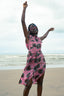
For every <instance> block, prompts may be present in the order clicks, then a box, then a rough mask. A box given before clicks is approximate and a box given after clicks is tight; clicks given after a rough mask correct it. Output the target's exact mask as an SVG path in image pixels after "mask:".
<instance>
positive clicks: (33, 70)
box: [19, 35, 46, 86]
mask: <svg viewBox="0 0 64 96" xmlns="http://www.w3.org/2000/svg"><path fill="white" fill-rule="evenodd" d="M41 43H42V42H41V39H40V38H39V37H37V36H32V35H29V42H28V44H27V43H26V47H27V48H28V55H27V62H26V66H25V68H24V71H23V73H22V74H21V77H20V80H19V84H23V85H25V86H26V85H27V84H28V83H29V80H30V79H31V78H32V84H36V83H37V80H38V79H39V78H40V77H41V76H42V75H43V74H44V72H45V69H46V62H45V58H44V55H43V53H42V52H41Z"/></svg>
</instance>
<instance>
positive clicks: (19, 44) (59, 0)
mask: <svg viewBox="0 0 64 96" xmlns="http://www.w3.org/2000/svg"><path fill="white" fill-rule="evenodd" d="M24 2H25V0H0V54H27V52H28V50H27V48H26V45H25V37H24V34H23V30H22V25H21V15H22V10H23V3H24ZM27 3H28V7H27V9H26V25H27V27H28V25H29V24H30V23H35V24H36V25H37V26H38V29H39V33H38V36H43V34H44V33H45V32H47V30H48V29H49V28H51V27H54V28H55V30H54V31H51V32H50V33H49V35H48V36H47V38H46V39H45V40H43V41H42V49H41V50H42V52H43V53H44V54H64V0H27Z"/></svg>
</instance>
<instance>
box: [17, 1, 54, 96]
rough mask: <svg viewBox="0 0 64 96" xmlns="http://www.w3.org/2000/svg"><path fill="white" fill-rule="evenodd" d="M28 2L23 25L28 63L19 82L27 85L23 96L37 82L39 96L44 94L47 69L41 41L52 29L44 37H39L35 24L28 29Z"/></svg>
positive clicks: (25, 4) (23, 16)
mask: <svg viewBox="0 0 64 96" xmlns="http://www.w3.org/2000/svg"><path fill="white" fill-rule="evenodd" d="M27 6H28V5H27V2H25V3H24V4H23V13H22V19H21V22H22V27H23V32H24V36H25V42H26V47H27V48H28V50H29V51H28V55H27V63H26V66H25V68H24V72H23V73H22V75H21V78H20V80H19V84H23V85H25V89H24V92H23V96H28V94H29V90H30V88H31V86H32V84H37V96H41V94H42V84H43V78H44V74H45V69H46V62H45V58H44V56H43V54H42V52H41V43H42V42H41V41H42V40H44V39H45V38H46V37H47V35H48V33H49V32H50V31H53V30H54V28H50V29H49V30H48V31H47V32H46V33H45V34H44V35H43V36H42V37H40V38H39V37H38V36H37V34H38V28H37V26H36V25H35V24H33V23H32V24H30V25H29V26H28V30H27V27H26V24H25V11H26V8H27Z"/></svg>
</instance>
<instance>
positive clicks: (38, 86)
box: [37, 74, 44, 96]
mask: <svg viewBox="0 0 64 96" xmlns="http://www.w3.org/2000/svg"><path fill="white" fill-rule="evenodd" d="M43 78H44V74H43V75H42V76H41V77H40V78H39V79H38V81H37V82H38V83H37V96H41V95H42V89H43V85H42V84H43Z"/></svg>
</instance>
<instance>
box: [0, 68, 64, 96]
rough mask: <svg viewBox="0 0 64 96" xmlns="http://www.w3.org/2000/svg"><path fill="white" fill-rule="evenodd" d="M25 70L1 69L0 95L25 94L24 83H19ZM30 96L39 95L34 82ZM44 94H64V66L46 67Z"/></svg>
mask: <svg viewBox="0 0 64 96" xmlns="http://www.w3.org/2000/svg"><path fill="white" fill-rule="evenodd" d="M22 72H23V70H0V96H23V90H24V85H21V84H18V81H19V79H20V76H21V74H22ZM29 96H37V85H36V84H33V85H32V87H31V90H30V93H29ZM42 96H64V68H49V69H46V73H45V76H44V83H43V92H42Z"/></svg>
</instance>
